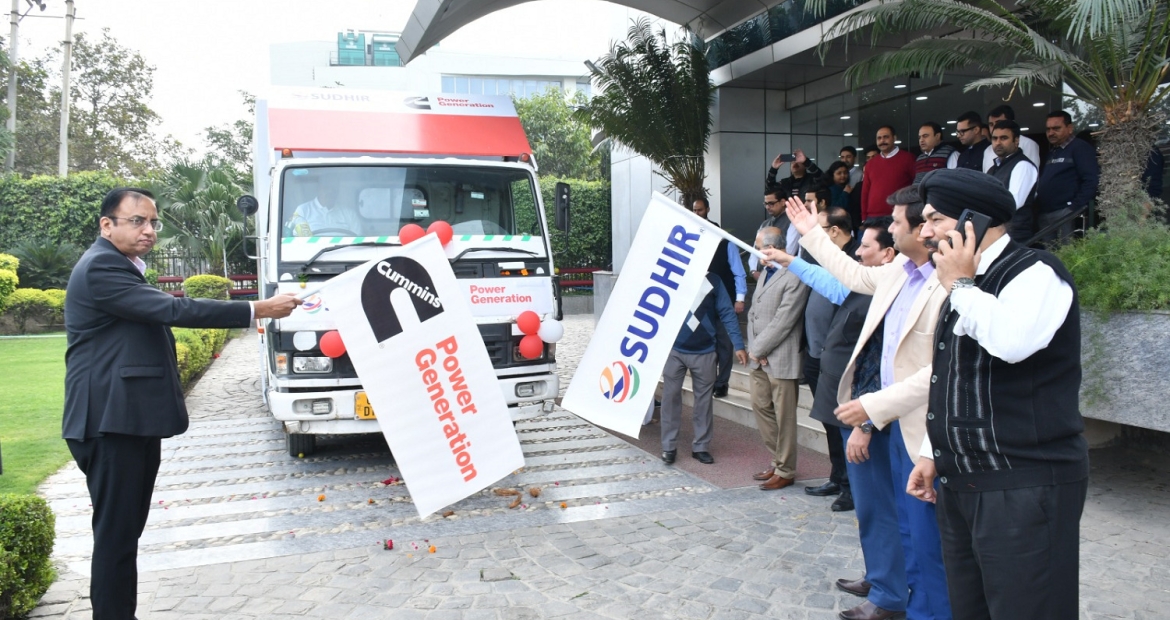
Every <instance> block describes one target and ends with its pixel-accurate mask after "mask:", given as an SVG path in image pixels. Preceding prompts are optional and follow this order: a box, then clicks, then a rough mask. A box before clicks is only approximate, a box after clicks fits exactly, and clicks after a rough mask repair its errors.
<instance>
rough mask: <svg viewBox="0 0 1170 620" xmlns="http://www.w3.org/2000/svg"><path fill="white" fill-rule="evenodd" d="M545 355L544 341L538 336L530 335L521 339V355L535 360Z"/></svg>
mask: <svg viewBox="0 0 1170 620" xmlns="http://www.w3.org/2000/svg"><path fill="white" fill-rule="evenodd" d="M541 353H544V341H542V340H541V339H540V336H537V335H536V334H528V335H527V336H525V337H523V338H521V339H520V355H523V356H524V357H526V358H527V359H530V360H534V359H536V358H538V357H540V354H541Z"/></svg>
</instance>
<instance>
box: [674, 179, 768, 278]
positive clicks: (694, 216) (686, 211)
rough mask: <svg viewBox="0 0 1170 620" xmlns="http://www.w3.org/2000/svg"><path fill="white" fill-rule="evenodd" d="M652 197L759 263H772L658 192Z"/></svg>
mask: <svg viewBox="0 0 1170 620" xmlns="http://www.w3.org/2000/svg"><path fill="white" fill-rule="evenodd" d="M654 195H655V197H658V198H661V199H662V202H664V203H666V204H669V205H670V207H671V208H672V209H675V210H676V211H678V212H679V213H685V214H686V215H687V217H690V218H691V219H692V220H694V222H695V223H696V224H700V225H703V226H704V228H705V229H706V230H710V231H711V232H713V233H715V234H716V235H719V236H720V237H722V238H724V239H726V240H727V242H728V243H732V244H735V245H736V246H738V247H739V248H741V249H742V250H744V251H745V252H747V253H748V254H751V255H753V256H755V257H756V258H758V259H760V260H761V261H764V262H771V261H772V259H770V258H768V256H767V255H766V254H764V253H763V252H761V251H759V250H757V249H756V248H754V247H752V246H750V245H748V244H747V243H744V242H743V241H741V240H740V239H739V237H736V236H735V235H733V234H731V233H729V232H727V231H726V230H723V229H722V228H720V227H718V226H716V225H715V224H714V223H713V222H711V221H709V220H705V219H703V218H701V217H699V216H697V215H695V213H694V211H691V210H689V209H687V208H685V207H683V206H682V205H680V204H678V203H677V202H675V201H673V200H671V199H669V198H667V197H666V196H664V195H663V194H661V193H660V192H654Z"/></svg>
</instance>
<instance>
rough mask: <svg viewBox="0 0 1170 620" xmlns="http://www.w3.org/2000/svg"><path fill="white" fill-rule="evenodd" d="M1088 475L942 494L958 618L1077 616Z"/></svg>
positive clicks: (942, 527)
mask: <svg viewBox="0 0 1170 620" xmlns="http://www.w3.org/2000/svg"><path fill="white" fill-rule="evenodd" d="M1088 487H1089V481H1088V480H1081V481H1079V482H1070V483H1067V484H1057V485H1052V486H1043V487H1025V488H1022V489H1009V490H1006V491H982V492H973V493H960V492H956V491H951V490H949V489H947V488H946V487H943V488H942V489H941V490H940V491H939V494H938V507H937V508H938V509H937V511H936V514H937V516H938V527H939V533H940V534H941V535H942V550H943V563H944V564H945V565H946V572H947V591H948V592H949V593H950V597H951V610H952V613H953V614H954V620H1067V619H1068V618H1078V617H1080V611H1079V600H1080V594H1079V589H1078V588H1079V575H1080V533H1081V512H1082V511H1083V510H1084V507H1085V494H1086V492H1087V490H1088Z"/></svg>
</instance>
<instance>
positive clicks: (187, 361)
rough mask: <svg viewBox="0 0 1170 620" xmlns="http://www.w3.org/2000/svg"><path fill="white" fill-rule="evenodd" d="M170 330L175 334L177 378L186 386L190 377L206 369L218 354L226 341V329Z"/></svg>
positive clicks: (192, 377)
mask: <svg viewBox="0 0 1170 620" xmlns="http://www.w3.org/2000/svg"><path fill="white" fill-rule="evenodd" d="M172 331H173V332H174V334H175V359H176V361H178V363H179V380H181V381H182V382H183V387H184V388H186V387H188V386H189V385H190V384H191V380H192V379H194V378H195V377H198V376H199V374H200V373H202V372H203V371H204V370H207V367H208V366H210V365H211V360H213V359H215V358H216V357H218V356H219V351H220V350H221V349H223V345H224V343H225V342H227V336H228V330H226V329H188V328H185V327H179V328H175V329H174V330H172Z"/></svg>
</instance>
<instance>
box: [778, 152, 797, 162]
mask: <svg viewBox="0 0 1170 620" xmlns="http://www.w3.org/2000/svg"><path fill="white" fill-rule="evenodd" d="M780 161H787V162H793V161H796V155H793V154H792V153H784V154H782V155H781V156H780Z"/></svg>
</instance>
